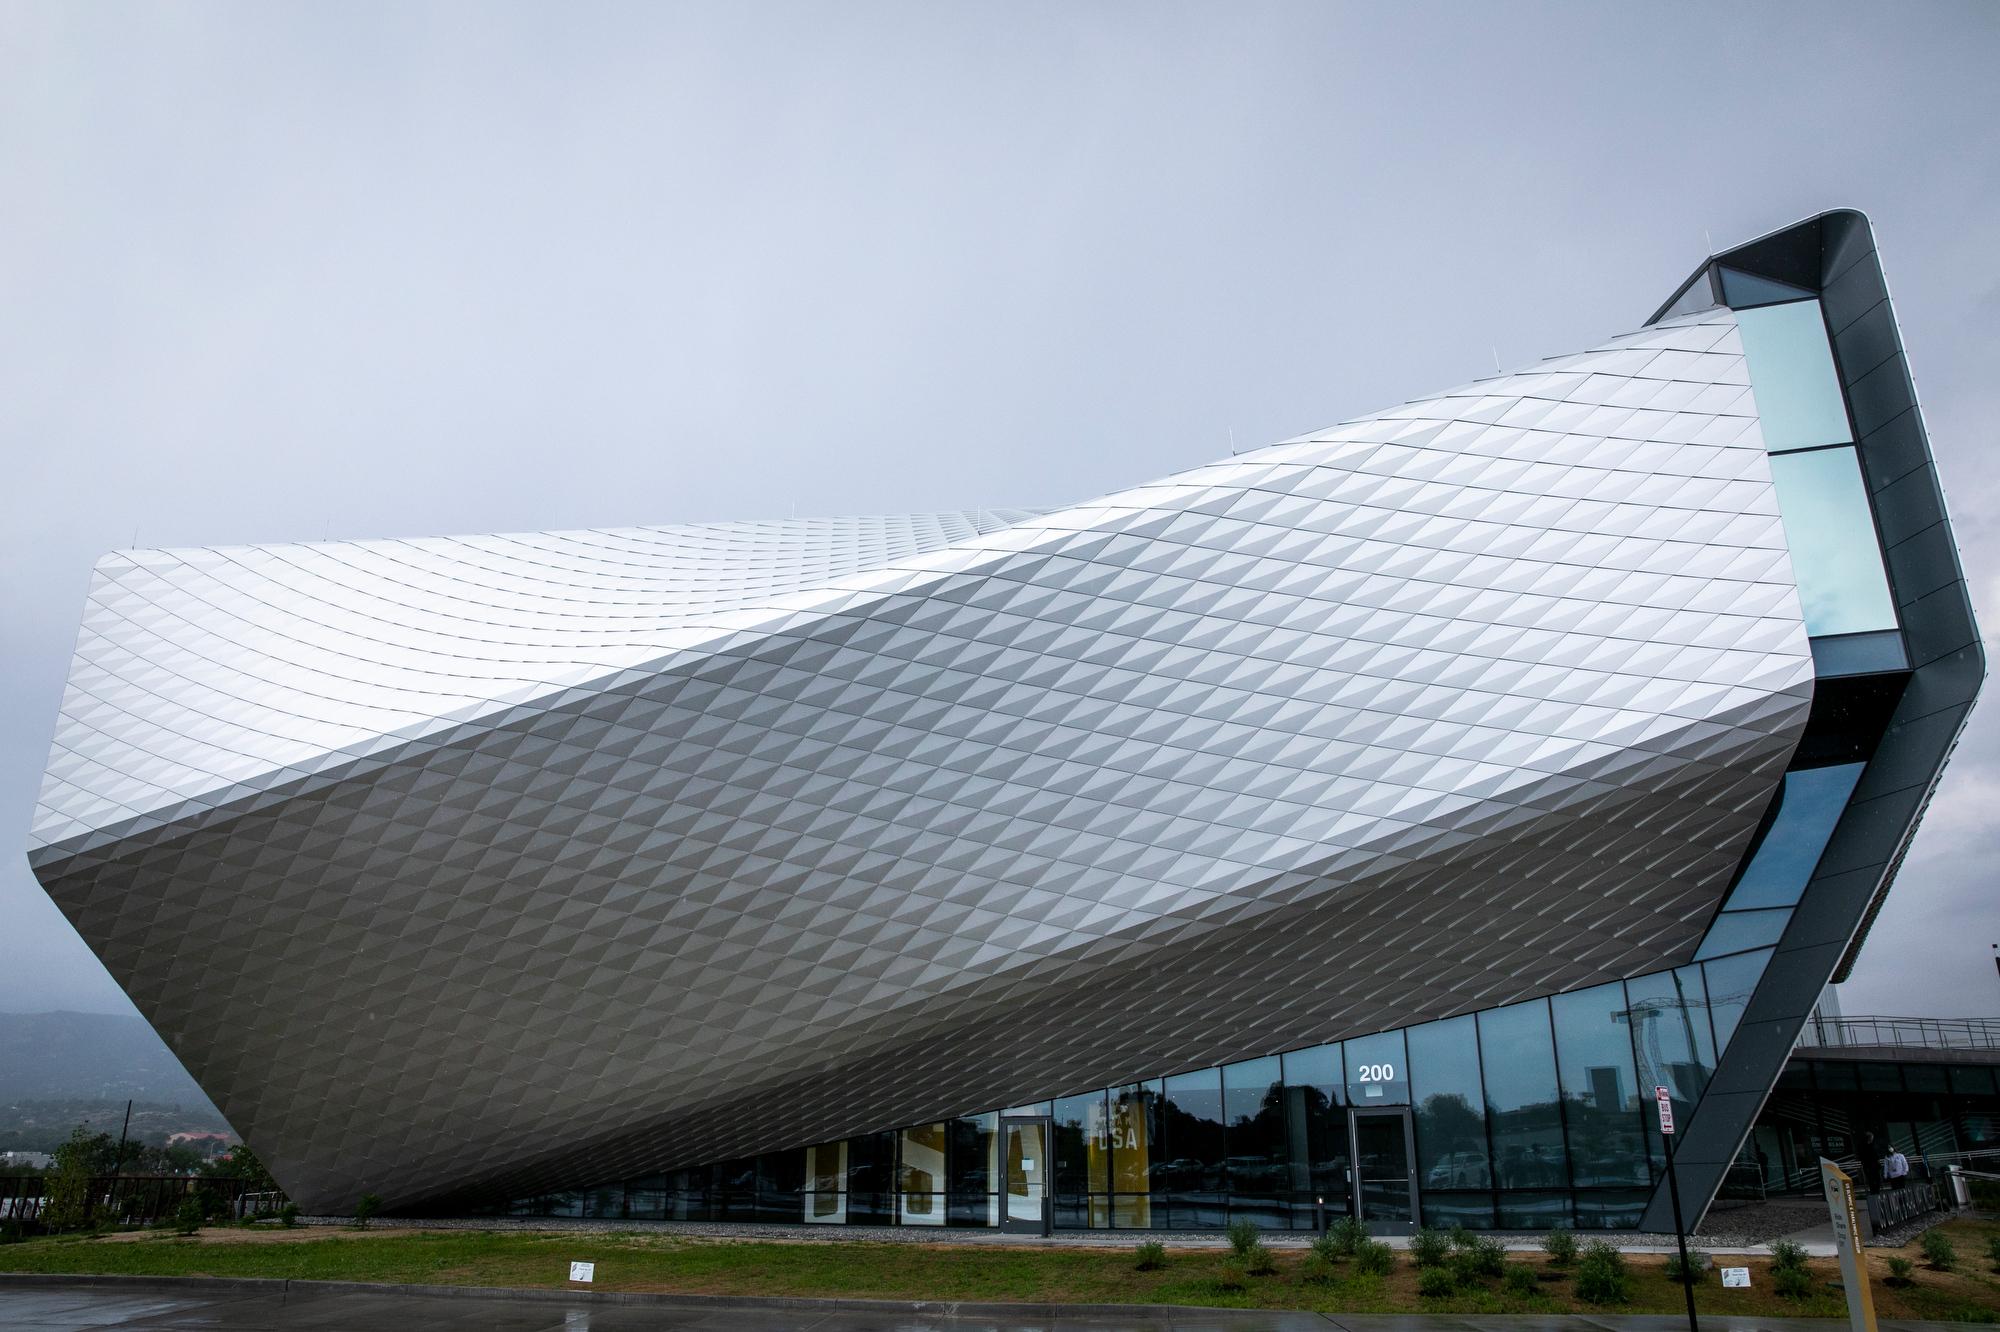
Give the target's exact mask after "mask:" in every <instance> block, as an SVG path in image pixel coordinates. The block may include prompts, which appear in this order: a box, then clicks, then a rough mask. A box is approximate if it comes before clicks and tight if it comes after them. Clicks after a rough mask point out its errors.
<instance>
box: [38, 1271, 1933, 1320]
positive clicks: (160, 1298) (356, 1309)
mask: <svg viewBox="0 0 2000 1332" xmlns="http://www.w3.org/2000/svg"><path fill="white" fill-rule="evenodd" d="M253 1286H261V1287H263V1288H261V1289H259V1288H252V1287H253ZM628 1301H629V1302H628ZM1685 1326H1686V1323H1685V1320H1683V1319H1680V1318H1677V1317H1669V1316H1664V1315H1661V1316H1637V1315H1625V1316H1617V1315H1598V1316H1581V1315H1578V1316H1571V1317H1553V1316H1551V1317H1536V1316H1509V1315H1490V1316H1489V1315H1462V1316H1460V1315H1437V1316H1429V1315H1416V1314H1409V1315H1385V1314H1340V1315H1335V1316H1332V1317H1327V1316H1323V1315H1319V1314H1305V1313H1263V1312H1257V1311H1249V1310H1232V1309H1167V1308H1153V1309H1137V1308H1135V1309H1133V1310H1130V1311H1122V1310H1117V1311H1114V1310H1111V1309H1107V1308H1103V1307H1099V1308H1097V1309H1091V1308H1088V1307H1084V1308H1078V1309H1076V1310H1074V1311H1066V1310H1060V1309H1057V1310H1049V1309H1037V1308H1033V1307H1028V1306H1024V1307H1023V1308H1022V1309H1021V1310H1020V1311H1018V1312H1016V1311H1013V1310H1009V1309H1007V1308H1006V1307H1005V1306H994V1305H986V1306H979V1307H977V1308H973V1307H967V1306H945V1305H939V1306H935V1307H927V1308H910V1307H904V1308H884V1307H875V1308H870V1307H866V1306H858V1305H855V1304H843V1303H840V1302H834V1301H819V1302H807V1301H791V1302H784V1303H772V1304H757V1303H753V1302H749V1301H712V1302H706V1303H702V1302H695V1301H676V1300H673V1299H672V1298H670V1297H627V1300H623V1301H621V1300H620V1299H619V1298H618V1297H610V1298H605V1297H601V1296H600V1297H594V1298H593V1297H584V1296H569V1295H566V1294H564V1293H561V1292H556V1293H554V1294H553V1295H552V1296H551V1295H546V1294H539V1293H538V1294H535V1295H533V1296H532V1297H529V1296H514V1295H500V1294H493V1295H485V1294H479V1295H442V1294H424V1293H417V1292H403V1291H395V1290H385V1289H381V1288H375V1289H370V1290H352V1289H324V1288H321V1289H315V1288H313V1287H312V1286H311V1285H310V1284H308V1283H298V1282H293V1283H283V1282H271V1283H268V1285H266V1284H265V1283H242V1285H241V1286H240V1287H239V1288H235V1289H199V1288H176V1287H174V1286H172V1285H170V1284H168V1283H165V1282H146V1283H144V1284H140V1283H119V1284H107V1283H95V1284H86V1283H76V1284H68V1283H40V1284H35V1285H16V1284H13V1283H7V1284H4V1285H0V1327H3V1328H6V1329H8V1330H9V1332H80V1330H81V1329H88V1328H115V1329H122V1330H123V1332H139V1329H191V1328H218V1329H230V1330H231V1332H432V1330H433V1329H435V1330H436V1332H642V1330H650V1329H666V1330H670V1332H752V1329H756V1330H758V1332H763V1330H765V1329H769V1330H771V1332H793V1330H794V1329H797V1330H798V1332H805V1330H806V1329H810V1330H811V1332H1084V1330H1085V1329H1091V1330H1093V1332H1109V1330H1110V1329H1130V1330H1131V1332H1306V1329H1311V1330H1312V1332H1677V1330H1678V1329H1680V1328H1682V1327H1685ZM1702 1326H1703V1328H1704V1330H1705V1332H1770V1329H1773V1328H1777V1329H1782V1332H1840V1330H1841V1329H1844V1328H1845V1327H1846V1324H1845V1323H1844V1322H1841V1321H1837V1320H1830V1319H1818V1318H1786V1319H1776V1320H1769V1319H1762V1320H1760V1319H1751V1318H1722V1317H1706V1318H1703V1319H1702ZM1881 1326H1882V1328H1883V1329H1884V1332H1944V1330H1945V1329H1955V1328H1958V1327H1961V1326H1963V1325H1961V1324H1953V1323H1918V1322H1897V1321H1892V1320H1885V1321H1884V1322H1883V1323H1882V1325H1881Z"/></svg>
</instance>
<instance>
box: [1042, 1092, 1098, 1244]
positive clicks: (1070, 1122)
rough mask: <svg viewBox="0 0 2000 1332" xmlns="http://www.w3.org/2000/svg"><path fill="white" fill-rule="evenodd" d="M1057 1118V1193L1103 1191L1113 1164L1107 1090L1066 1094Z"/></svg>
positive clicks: (1074, 1193) (1060, 1104)
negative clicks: (1105, 1103)
mask: <svg viewBox="0 0 2000 1332" xmlns="http://www.w3.org/2000/svg"><path fill="white" fill-rule="evenodd" d="M1054 1118H1055V1138H1056V1178H1055V1187H1056V1193H1057V1194H1058V1195H1059V1196H1075V1195H1080V1194H1086V1193H1103V1192H1104V1191H1105V1186H1106V1183H1107V1179H1108V1172H1109V1170H1110V1164H1111V1162H1110V1152H1109V1150H1108V1149H1109V1147H1110V1145H1111V1139H1110V1134H1109V1130H1108V1125H1107V1121H1106V1118H1105V1113H1104V1093H1103V1092H1101V1091H1096V1092H1089V1093H1086V1094H1085V1095H1082V1096H1064V1097H1062V1098H1060V1099H1059V1100H1057V1101H1056V1104H1055V1116H1054ZM1078 1224H1082V1223H1081V1222H1078Z"/></svg>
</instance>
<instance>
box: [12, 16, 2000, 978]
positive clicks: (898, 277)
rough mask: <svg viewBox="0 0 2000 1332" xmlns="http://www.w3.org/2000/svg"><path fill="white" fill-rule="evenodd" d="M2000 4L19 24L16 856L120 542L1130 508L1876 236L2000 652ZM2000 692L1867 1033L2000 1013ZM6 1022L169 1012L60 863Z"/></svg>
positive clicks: (1951, 795) (25, 896)
mask: <svg viewBox="0 0 2000 1332" xmlns="http://www.w3.org/2000/svg"><path fill="white" fill-rule="evenodd" d="M1996 70H2000V6H1996V5H1994V4H1991V3H1984V2H1981V3H1966V4H1914V3H1904V4H1894V5H1881V6H1851V7H1850V6H1838V5H1832V4H1828V3H1824V2H1823V0H1815V2H1814V3H1810V4H1795V5H1794V4H1776V3H1773V4H1762V5H1754V6H1745V5H1736V4H1730V5H1722V6H1715V7H1703V6H1699V5H1685V4H1674V5H1660V6H1657V7H1650V8H1649V7H1642V6H1639V5H1602V4H1594V3H1593V4H1576V5H1568V4H1564V5H1512V4H1498V3H1494V4H1477V5H1474V4H1469V3H1468V4H1447V5H1438V6H1431V7H1423V6H1418V5H1413V4H1395V5H1391V4H1387V3H1384V4H1378V5H1344V4H1334V3H1318V4H1304V5H1286V4H1227V5H1224V4H1214V5H1207V6H1184V5H1168V4H1161V3H1146V4H1135V5H1124V4H1076V3H1066V4H1048V5H1041V4H1027V3H1009V4H973V3H955V4H943V5H940V4H934V3H923V4H910V5H870V4H859V3H847V4H840V5H827V4H809V5H801V6H788V5H778V4H727V5H723V4H717V5H666V4H646V5H629V6H628V5H617V4H602V3H596V4H569V5H546V4H540V5H507V4H500V3H479V4H462V5H461V4H429V5H426V4H397V5H370V4H359V3H351V2H349V3H342V4H338V5H328V4H321V5H313V6H298V5H285V4H260V5H245V4H227V5H223V4H197V3H183V4H176V5H153V6H139V5H110V4H88V3H77V2H76V0H65V2H64V3H58V4H48V5H41V4H27V5H24V4H19V3H12V2H11V0H0V191H4V197H0V451H4V457H5V461H6V468H5V472H4V473H0V475H4V476H5V477H6V480H5V481H4V482H0V487H4V488H0V558H4V561H5V564H4V577H5V586H6V603H5V614H4V615H0V645H4V652H5V658H4V660H5V663H6V672H5V678H4V681H0V690H3V691H4V692H3V693H0V841H4V840H5V839H7V838H12V839H13V843H14V845H15V846H16V847H20V846H23V845H24V844H25V835H26V829H27V827H28V823H29V815H30V811H31V809H32V807H33V803H34V799H35V792H36V788H37V785H38V783H39V780H40V774H41V770H42V766H43V761H44V759H45V757H46V754H47V748H48V741H49V736H50V733H51V731H52V729H53V720H54V714H55V710H56V706H57V703H58V700H59V698H60V695H61V689H62V682H63V676H64V672H65V669H66V667H67V663H68V658H69V653H70V649H71V646H72V644H73V642H74V639H75V634H76V626H77V620H78V615H79V611H80V608H81V603H82V598H83V593H84V589H85V585H86V582H87V578H88V575H89V571H90V567H91V564H92V563H93V561H94V560H95V559H96V558H97V557H98V555H100V554H101V553H103V552H104V551H106V550H108V549H112V548H116V547H122V546H126V545H130V544H132V543H133V542H134V540H135V539H136V540H137V542H138V543H139V544H141V545H151V546H177V545H219V544H228V543H236V542H277V541H293V540H310V539H320V538H322V537H324V536H326V535H329V534H330V535H332V536H335V537H384V536H410V535H425V534H434V533H451V532H478V531H505V530H520V529H536V528H560V527H586V526H593V527H594V526H610V525H623V524H642V523H665V522H684V521H698V520H707V519H726V518H749V517H773V516H784V515H785V514H787V513H790V512H793V511H794V509H796V512H797V513H799V514H800V515H807V514H823V513H870V512H878V513H879V512H901V511H918V510H930V509H944V508H962V507H970V506H975V505H1043V504H1057V503H1062V502H1066V501H1074V500H1080V499H1084V498H1087V497H1089V496H1092V495H1095V494H1098V493H1100V492H1103V491H1106V490H1109V489H1112V488H1114V487H1117V486H1121V485H1125V484H1128V483H1131V482H1135V481H1139V480H1144V479H1149V478H1152V477H1155V476H1158V475H1161V474H1164V473H1166V472H1169V471H1171V470H1173V469H1175V468H1179V467H1184V466H1188V465H1192V464H1195V463H1198V462H1202V461H1205V460H1208V459H1212V458H1215V457H1219V456H1222V455H1224V454H1226V453H1227V452H1228V450H1229V442H1230V439H1231V436H1232V434H1233V436H1234V438H1235V440H1236V441H1237V442H1238V443H1240V444H1252V443H1259V442H1266V441H1269V440H1274V439H1278V438H1282V437H1285V436H1288V435H1292V434H1295V433H1298V432H1301V431H1304V430H1307V429H1310V428H1312V427H1316V426H1321V425H1325V424H1328V423H1330V422H1333V421H1336V420H1339V419H1341V418H1342V417H1346V416H1350V415H1354V414H1356V413H1359V412H1362V411H1365V410H1369V409H1372V408H1376V407H1380V406H1383V405H1386V404H1389V403H1393V402H1396V401H1399V400H1402V399H1404V398H1407V397H1411V396H1414V395H1416V394H1419V393H1422V392H1426V391H1429V390H1433V389H1438V388H1442V387H1445V386H1448V385H1451V384H1455V383H1459V382H1462V381H1464V380H1466V379H1469V378H1472V377H1474V376H1476V375H1478V374H1481V373H1484V372H1490V371H1491V369H1492V368H1493V361H1494V357H1495V356H1496V354H1497V356H1498V357H1499V358H1500V360H1501V361H1503V362H1504V363H1506V364H1507V365H1509V366H1513V365H1516V364H1520V363H1522V362H1526V361H1530V360H1533V359H1535V358H1537V357H1540V356H1545V355H1553V354H1557V353H1561V352H1566V351H1571V350H1575V349H1577V348H1580V347H1583V346H1586V345H1588V344H1590V343H1592V342H1593V341H1595V340H1598V339H1601V338H1604V337H1606V336H1608V335H1611V334H1615V333H1618V332H1621V331H1624V330H1627V329H1630V328H1632V327H1634V326H1636V325H1637V324H1638V323H1639V322H1640V321H1642V320H1643V319H1644V318H1645V317H1646V315H1648V314H1649V313H1650V312H1651V311H1652V309H1653V308H1654V306H1655V305H1656V304H1658V303H1659V301H1660V300H1662V299H1663V298H1664V297H1665V296H1666V295H1668V294H1669V293H1670V292H1671V291H1672V290H1673V288H1674V286H1675V285H1676V284H1677V283H1678V281H1679V280H1680V279H1681V278H1682V277H1683V276H1685V275H1686V273H1687V272H1688V271H1690V270H1691V269H1692V268H1693V266H1694V265H1695V264H1696V263H1697V262H1698V261H1699V260H1700V259H1701V258H1702V257H1703V256H1704V255H1705V254H1706V253H1707V252H1708V249H1709V246H1710V241H1711V240H1712V241H1713V243H1714V245H1715V246H1716V247H1718V248H1720V247H1723V246H1726V245H1728V244H1731V243H1734V242H1736V241H1739V240H1742V239H1745V238H1747V237H1749V236H1751V235H1753V234H1756V233H1758V232H1762V231H1765V230H1768V229H1770V228H1772V227H1775V226H1778V225H1780V224H1783V223H1785V222H1788V221H1791V220H1793V219H1795V218H1797V217H1800V216H1803V215H1807V214H1810V213H1814V212H1818V211H1821V210H1823V209H1827V208H1831V207H1841V206H1848V207H1858V208H1861V209H1864V210H1865V211H1867V212H1868V213H1869V214H1870V215H1871V216H1872V217H1873V219H1874V222H1875V225H1876V230H1877V238H1878V240H1879V242H1880V245H1881V247H1882V251H1883V257H1884V261H1885V263H1886V265H1887V268H1888V273H1889V281H1890V283H1891V286H1892V289H1893V291H1894V294H1895V297H1896V301H1897V307H1898V312H1899V314H1900V317H1901V320H1902V325H1903V333H1904V337H1905V341H1906V343H1907V345H1908V348H1909V352H1910V357H1911V363H1912V365H1913V366H1914V367H1915V372H1916V376H1917V380H1918V387H1919V390H1920V392H1921V393H1922V395H1923V401H1924V407H1925V411H1926V416H1927V418H1928V421H1929V425H1930V431H1931V436H1932V441H1933V444H1934V447H1935V449H1936V452H1937V456H1938V462H1939V466H1940V469H1941V471H1942V474H1943V477H1944V482H1945V485H1946V488H1947V491H1948V495H1949V498H1950V501H1951V505H1952V512H1953V516H1954V519H1955V521H1956V526H1957V531H1958V536H1959V540H1960V542H1961V547H1962V550H1963V553H1964V557H1965V561H1966V565H1967V567H1968V570H1969V572H1970V574H1971V576H1972V579H1973V582H1974V586H1975V592H1974V596H1975V600H1976V601H1977V603H1978V604H1979V606H1980V609H1981V610H1982V612H1983V616H1984V622H1985V624H1986V625H1987V627H1988V631H1989V632H1988V638H1989V641H1991V639H1992V638H1993V632H1992V631H1993V629H1994V627H1995V626H2000V463H1997V462H1996V461H1995V458H1994V456H1993V447H1992V446H1993V441H1994V423H1995V422H1996V421H2000V373H1996V372H1995V365H1996V364H1997V363H2000V336H1996V325H2000V263H1996V255H2000V229H1996V223H1995V219H1996V218H2000V79H1996V77H1995V71H1996ZM1996 809H2000V702H1996V701H1993V700H1990V699H1989V701H1988V703H1987V706H1986V709H1985V711H1984V712H1983V713H1982V714H1979V715H1977V716H1976V717H1975V719H1974V721H1973V723H1972V727H1971V729H1970V731H1969V733H1968V735H1967V737H1966V740H1965V743H1964V744H1963V745H1962V746H1961V748H1960V750H1959V753H1958V757H1957V759H1956V761H1955V762H1954V764H1953V766H1952V768H1951V770H1950V772H1949V775H1948V776H1947V777H1946V779H1945V785H1944V788H1943V790H1942V792H1941V794H1940V795H1939V797H1938V799H1937V801H1936V803H1935V804H1934V805H1933V807H1932V809H1931V812H1930V816H1929V819H1928V821H1927V823H1926V825H1925V829H1924V831H1923V833H1922V834H1921V836H1920V838H1919V840H1918V842H1917V845H1916V848H1915V851H1914V853H1913V854H1912V855H1911V856H1910V858H1909V860H1908V862H1907V864H1906V865H1905V867H1904V870H1903V874H1902V877H1901V880H1900V881H1899V883H1898V885H1897V888H1896V891H1895V893H1894V895H1893V896H1892V898H1891V899H1890V904H1889V907H1888V910H1887V912H1886V913H1885V915H1884V917H1883V918H1882V920H1881V922H1880V923H1879V924H1878V925H1877V926H1876V928H1875V931H1874V935H1873V937H1872V939H1871V941H1870V943H1869V945H1868V948H1867V950H1866V952H1865V953H1864V955H1863V960H1862V963H1861V967H1860V970H1859V972H1858V973H1857V975H1856V978H1855V981H1854V983H1853V984H1852V985H1851V986H1850V987H1849V992H1848V994H1847V995H1846V996H1845V997H1846V1002H1847V1008H1848V1011H1850V1012H1890V1013H1902V1012H1913V1013H1954V1014H1955V1013H1979V1014H2000V980H1996V974H1995V969H1994V962H1993V960H1992V958H1993V956H1994V954H1993V951H1992V945H1994V944H1996V943H2000V891H1996V885H1995V874H1994V866H1995V864H1996V863H2000V832H1997V831H1996V820H1995V813H1996ZM0 922H4V925H0V931H3V932H0V938H4V939H5V941H6V946H5V948H4V950H0V958H4V961H0V1009H16V1010H21V1009H27V1010H33V1009H43V1008H56V1007H69V1008H82V1009H94V1010H103V1011H128V1010H127V1005H126V1003H125V1000H124V998H123V996H122V994H121V993H120V992H119V990H118V988H117V986H116V985H115V984H113V983H112V981H111V980H110V979H109V977H107V976H106V975H105V973H104V972H103V970H102V968H101V967H99V966H98V964H97V963H96V961H95V960H94V959H93V958H92V957H91V955H90V953H89V952H88V951H87V950H86V949H85V948H84V947H83V945H82V944H81V943H80V942H79V941H78V940H77V938H76V936H75V935H74V933H73V932H72V931H71V930H70V929H69V927H68V925H67V924H66V923H65V922H64V921H63V920H62V918H61V917H60V915H58V913H57V912H56V911H55V909H54V908H53V907H52V906H51V905H50V904H49V902H48V899H47V898H46V897H44V896H43V895H42V893H41V890H40V889H39V888H38V887H37V886H36V885H35V882H34V879H33V877H32V876H31V875H30V874H29V872H28V869H27V866H26V862H25V859H24V858H23V857H22V856H21V855H20V854H19V853H18V852H16V853H13V854H10V855H8V856H6V857H5V858H4V862H0Z"/></svg>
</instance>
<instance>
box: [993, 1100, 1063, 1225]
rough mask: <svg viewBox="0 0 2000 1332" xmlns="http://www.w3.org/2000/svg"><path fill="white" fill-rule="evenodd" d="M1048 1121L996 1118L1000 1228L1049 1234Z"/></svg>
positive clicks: (1050, 1170) (1051, 1170)
mask: <svg viewBox="0 0 2000 1332" xmlns="http://www.w3.org/2000/svg"><path fill="white" fill-rule="evenodd" d="M1053 1145H1054V1144H1053V1143H1052V1142H1051V1141H1050V1132H1049V1121H1048V1120H1047V1119H1045V1118H1034V1119H1015V1118H1012V1117H1009V1118H1003V1119H1002V1120H1001V1121H1000V1180H1001V1186H1000V1228H1001V1229H1002V1230H1012V1231H1016V1232H1019V1233H1022V1234H1029V1235H1046V1234H1048V1233H1049V1178H1050V1176H1051V1175H1052V1174H1053V1173H1054V1167H1055V1161H1054V1160H1053V1159H1052V1158H1051V1157H1050V1153H1049V1149H1050V1148H1051V1147H1052V1146H1053Z"/></svg>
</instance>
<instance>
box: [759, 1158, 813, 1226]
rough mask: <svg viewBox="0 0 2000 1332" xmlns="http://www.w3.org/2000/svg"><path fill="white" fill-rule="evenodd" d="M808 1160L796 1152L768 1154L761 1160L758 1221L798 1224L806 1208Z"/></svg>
mask: <svg viewBox="0 0 2000 1332" xmlns="http://www.w3.org/2000/svg"><path fill="white" fill-rule="evenodd" d="M805 1186H806V1158H805V1156H804V1154H802V1153H800V1152H796V1151H785V1152H766V1153H765V1154H764V1155H762V1156H760V1157H758V1158H757V1219H758V1220H759V1221H774V1222H785V1221H794V1220H797V1219H798V1217H799V1214H800V1212H801V1211H802V1210H803V1207H804V1193H805Z"/></svg>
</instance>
